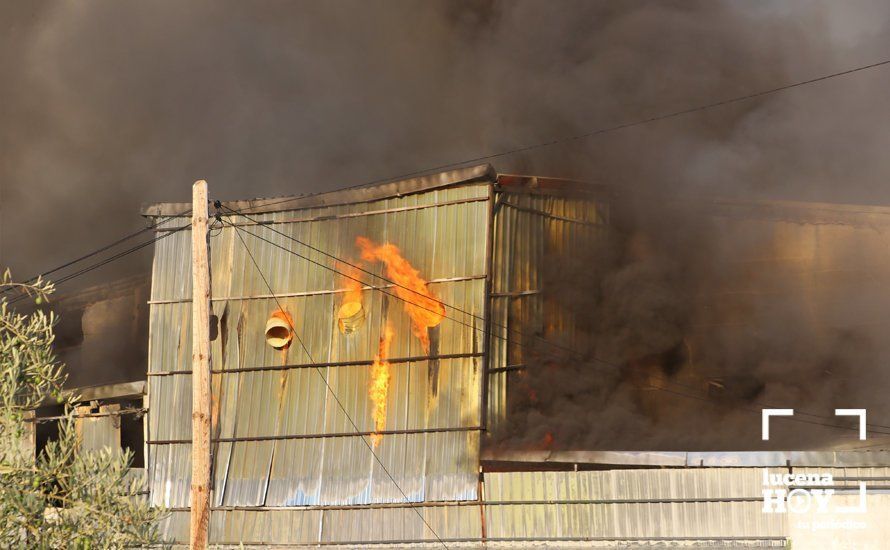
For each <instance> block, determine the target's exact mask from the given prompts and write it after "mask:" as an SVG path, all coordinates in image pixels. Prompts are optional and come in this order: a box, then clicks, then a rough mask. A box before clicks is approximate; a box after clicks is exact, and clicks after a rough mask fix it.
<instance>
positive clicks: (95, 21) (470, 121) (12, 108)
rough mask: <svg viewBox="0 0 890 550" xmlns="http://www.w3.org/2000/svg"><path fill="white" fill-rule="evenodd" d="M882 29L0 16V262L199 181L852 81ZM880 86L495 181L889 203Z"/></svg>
mask: <svg viewBox="0 0 890 550" xmlns="http://www.w3.org/2000/svg"><path fill="white" fill-rule="evenodd" d="M888 13H890V5H888V4H887V3H886V2H879V1H845V2H835V1H830V0H815V1H806V2H804V1H769V2H758V1H745V2H737V1H733V2H730V1H726V2H718V1H703V2H689V1H682V2H636V1H622V2H592V1H589V2H588V1H582V2H568V1H546V2H544V1H538V2H523V1H518V2H504V3H498V2H476V1H472V2H464V1H451V2H408V1H404V2H397V1H387V2H382V1H378V2H347V1H325V2H322V1H315V2H293V1H287V2H276V1H268V2H243V1H237V2H236V1H229V2H225V1H214V2H210V1H207V2H203V1H190V2H176V1H172V0H169V1H168V0H155V1H152V2H139V3H123V2H117V1H95V2H43V1H36V0H35V1H29V2H12V1H7V2H3V3H2V4H0V40H2V47H0V74H2V78H0V264H3V265H7V266H9V267H11V268H12V269H13V271H14V274H16V275H18V276H20V277H26V276H30V275H32V274H33V273H35V272H37V271H41V270H43V269H46V268H48V267H52V266H55V265H57V264H59V263H62V262H64V261H65V260H67V259H70V258H72V257H74V256H77V255H79V254H80V253H83V252H86V251H88V250H91V249H93V248H96V247H98V246H100V245H102V244H104V243H107V242H109V241H111V240H114V239H115V238H117V237H119V236H121V235H123V234H125V233H127V232H129V231H132V230H134V229H135V228H138V227H140V226H141V225H142V224H143V223H144V222H143V221H142V220H141V219H140V218H139V216H138V209H139V206H140V204H141V203H144V202H156V201H184V200H188V196H189V190H190V185H191V183H192V182H193V181H194V180H195V179H198V178H204V179H207V180H208V181H209V182H210V186H211V193H212V195H213V196H214V197H218V198H223V199H228V198H249V197H256V196H273V195H282V194H294V193H304V192H314V191H322V190H329V189H335V188H338V187H343V186H347V185H354V184H357V183H361V182H363V181H367V180H374V179H379V178H383V177H387V176H391V175H397V174H401V173H404V172H410V171H414V170H419V169H423V168H426V167H429V166H434V165H439V164H443V163H447V162H451V161H456V160H461V159H465V158H470V157H476V156H480V155H484V154H489V153H493V152H497V151H500V150H505V149H511V148H514V147H517V146H522V145H525V144H528V143H535V142H539V141H546V140H548V139H552V138H554V137H559V136H564V135H570V134H575V133H579V132H584V131H588V130H591V129H595V128H599V127H603V126H609V125H613V124H616V123H620V122H624V121H627V120H635V119H638V118H645V117H647V116H652V115H655V114H659V113H662V112H666V111H672V110H677V109H683V108H687V107H691V106H695V105H699V104H703V103H709V102H712V101H715V100H719V99H723V98H727V97H733V96H736V95H744V94H747V93H750V92H753V91H757V90H760V89H766V88H772V87H775V86H778V85H782V84H785V83H788V82H792V81H796V80H803V79H807V78H812V77H815V76H819V75H821V74H825V73H830V72H834V71H838V70H843V69H846V68H850V67H854V66H858V65H864V64H868V63H873V62H876V61H880V60H883V59H885V58H888V57H890V47H888V46H890V36H888V26H887V24H888ZM888 89H890V69H888V68H883V69H877V70H874V71H869V72H867V73H859V74H856V75H853V76H849V77H845V78H841V79H836V80H832V81H828V82H823V83H820V84H817V85H814V86H810V87H806V88H801V89H796V90H794V91H789V92H786V93H783V94H781V95H777V96H774V97H770V98H767V99H760V100H757V101H752V102H748V103H745V104H743V105H735V106H732V107H728V108H723V109H719V110H715V111H711V112H707V113H699V114H695V115H691V116H688V117H684V118H683V119H675V120H671V121H665V122H661V123H657V124H652V125H648V126H646V127H640V128H634V129H630V130H626V131H621V132H616V133H612V134H608V135H604V136H599V137H596V138H593V139H589V140H583V141H578V142H574V143H572V144H570V145H567V146H559V147H553V148H549V149H545V150H540V151H536V152H532V153H526V154H522V155H515V156H510V157H506V158H503V159H499V160H497V161H495V162H494V164H495V167H496V168H498V169H499V170H503V171H520V172H529V173H537V174H541V175H554V176H567V177H576V178H582V179H588V180H593V181H598V182H604V183H613V184H615V185H617V186H621V187H622V188H625V189H633V190H635V191H638V192H641V193H647V192H661V191H668V192H672V193H673V192H676V193H692V194H704V195H724V196H726V195H729V196H742V197H775V198H789V199H801V200H825V201H844V202H868V203H890V186H888V185H887V179H888V178H887V176H888V173H890V170H888V169H890V160H888V159H890V155H888V154H887V152H888V151H890V139H888V132H887V130H886V129H887V128H888V122H890V109H888V107H887V90H888ZM149 258H150V253H149V252H148V251H145V252H144V253H142V254H141V255H140V256H139V258H137V259H134V260H133V261H128V262H118V263H115V264H114V265H111V266H108V267H107V268H104V269H103V270H100V271H97V272H95V273H94V275H93V276H92V277H91V278H85V281H84V283H85V282H91V283H94V282H99V281H102V280H106V279H108V278H110V277H115V276H120V275H126V274H131V273H135V272H138V271H140V270H144V269H145V268H146V266H147V265H148V262H149ZM72 286H76V284H74V283H72ZM68 288H71V287H68Z"/></svg>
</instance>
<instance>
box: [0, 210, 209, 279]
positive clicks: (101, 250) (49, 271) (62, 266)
mask: <svg viewBox="0 0 890 550" xmlns="http://www.w3.org/2000/svg"><path fill="white" fill-rule="evenodd" d="M189 212H191V209H189V210H188V211H186V212H183V213H182V214H178V215H172V216H167V217H165V218H163V219H160V220H158V221H156V222H155V223H153V224H151V225H149V226H147V227H143V228H142V229H140V230H138V231H135V232H133V233H130V234H129V235H125V236H123V237H121V238H120V239H118V240H116V241H114V242H112V243H109V244H107V245H105V246H102V247H100V248H97V249H96V250H93V251H91V252H88V253H86V254H84V255H83V256H80V257H78V258H75V259H73V260H70V261H68V262H65V263H64V264H62V265H60V266H57V267H54V268H52V269H50V270H48V271H44V272H43V273H40V274H38V275H34V276H33V277H31V278H30V279H27V280H26V281H25V284H30V283H34V282H35V281H37V280H38V279H42V278H45V277H46V276H47V275H50V274H52V273H55V272H56V271H60V270H62V269H65V268H66V267H70V266H72V265H74V264H76V263H79V262H82V261H83V260H86V259H88V258H92V257H93V256H95V255H97V254H101V253H102V252H105V251H106V250H109V249H111V248H114V247H115V246H117V245H119V244H121V243H124V242H126V241H128V240H130V239H132V238H134V237H138V236H139V235H141V234H143V233H145V232H146V231H151V230H153V229H155V228H156V227H158V226H159V225H161V224H163V223H165V222H168V221H170V220H171V219H173V218H175V217H177V216H184V215H186V214H188V213H189ZM56 283H57V284H58V281H57V282H56ZM10 290H11V289H10V288H6V289H3V290H0V295H2V294H4V293H6V292H8V291H10Z"/></svg>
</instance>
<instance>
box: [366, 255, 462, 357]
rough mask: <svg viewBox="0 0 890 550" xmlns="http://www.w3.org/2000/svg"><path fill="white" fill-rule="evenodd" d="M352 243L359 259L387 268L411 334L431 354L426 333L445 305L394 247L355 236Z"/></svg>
mask: <svg viewBox="0 0 890 550" xmlns="http://www.w3.org/2000/svg"><path fill="white" fill-rule="evenodd" d="M355 244H356V245H358V247H359V248H360V249H361V251H362V259H363V260H365V261H367V262H377V261H382V262H383V263H384V264H385V265H386V278H387V279H389V280H391V281H393V282H394V283H396V284H397V285H398V286H396V287H395V288H394V290H395V293H396V296H398V297H399V298H401V299H402V301H403V302H404V303H405V311H406V312H407V313H408V316H409V317H411V332H413V333H414V336H416V337H417V338H418V339H419V340H420V343H421V345H422V346H423V350H424V351H425V352H427V353H429V351H430V336H429V332H428V330H429V329H430V328H432V327H435V326H436V325H438V324H439V323H441V322H442V318H443V317H445V306H443V305H442V303H441V302H439V301H438V300H437V299H436V298H435V297H434V296H433V293H432V292H430V290H429V288H427V283H426V281H425V280H424V279H423V278H421V276H420V272H419V271H418V270H416V269H414V267H413V266H412V265H411V263H410V262H408V260H406V259H405V258H403V257H402V254H401V252H399V249H398V247H397V246H395V245H393V244H389V243H385V244H382V245H377V244H374V242H373V241H372V240H370V239H368V238H366V237H358V238H356V239H355Z"/></svg>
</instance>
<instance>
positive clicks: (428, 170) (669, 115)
mask: <svg viewBox="0 0 890 550" xmlns="http://www.w3.org/2000/svg"><path fill="white" fill-rule="evenodd" d="M888 64H890V59H887V60H884V61H879V62H877V63H871V64H868V65H861V66H859V67H854V68H852V69H847V70H844V71H838V72H835V73H831V74H827V75H823V76H819V77H816V78H810V79H807V80H801V81H798V82H793V83H791V84H785V85H783V86H779V87H776V88H770V89H768V90H761V91H759V92H753V93H750V94H746V95H741V96H736V97H732V98H729V99H724V100H721V101H715V102H713V103H708V104H705V105H699V106H696V107H690V108H688V109H681V110H679V111H672V112H669V113H664V114H660V115H655V116H651V117H648V118H643V119H638V120H634V121H631V122H625V123H622V124H616V125H614V126H606V127H604V128H599V129H596V130H591V131H589V132H585V133H583V134H575V135H571V136H565V137H561V138H556V139H551V140H548V141H542V142H539V143H535V144H532V145H525V146H522V147H516V148H514V149H507V150H504V151H500V152H498V153H491V154H488V155H481V156H478V157H474V158H469V159H464V160H459V161H453V162H448V163H445V164H440V165H438V166H434V167H431V168H425V169H423V170H415V171H413V172H407V173H404V174H401V175H398V176H394V177H388V178H382V179H376V180H371V181H366V182H364V183H359V184H357V185H351V186H349V187H344V188H343V189H354V188H356V187H365V186H367V185H376V184H378V183H385V182H388V181H397V180H401V179H406V178H411V177H415V176H421V175H425V174H428V173H431V172H438V171H441V170H447V169H449V168H456V167H458V166H463V165H465V164H470V163H474V162H482V161H488V160H492V159H496V158H499V157H505V156H509V155H514V154H517V153H525V152H528V151H532V150H535V149H541V148H544V147H552V146H554V145H559V144H562V143H568V142H572V141H578V140H582V139H587V138H591V137H595V136H598V135H602V134H607V133H609V132H615V131H618V130H626V129H628V128H633V127H635V126H641V125H643V124H650V123H652V122H660V121H662V120H668V119H671V118H676V117H680V116H685V115H689V114H692V113H697V112H700V111H707V110H710V109H715V108H717V107H725V106H727V105H732V104H734V103H740V102H743V101H748V100H751V99H756V98H758V97H764V96H768V95H772V94H776V93H779V92H783V91H786V90H791V89H794V88H799V87H801V86H807V85H809V84H815V83H817V82H822V81H824V80H829V79H832V78H837V77H841V76H847V75H850V74H853V73H857V72H860V71H866V70H869V69H876V68H878V67H883V66H885V65H888ZM301 198H304V197H288V198H284V199H281V200H279V201H275V202H269V203H265V204H262V205H258V206H255V207H248V208H245V209H244V210H253V209H254V208H260V207H262V208H268V207H269V206H275V205H279V204H284V203H287V202H292V201H295V200H299V199H301Z"/></svg>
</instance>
